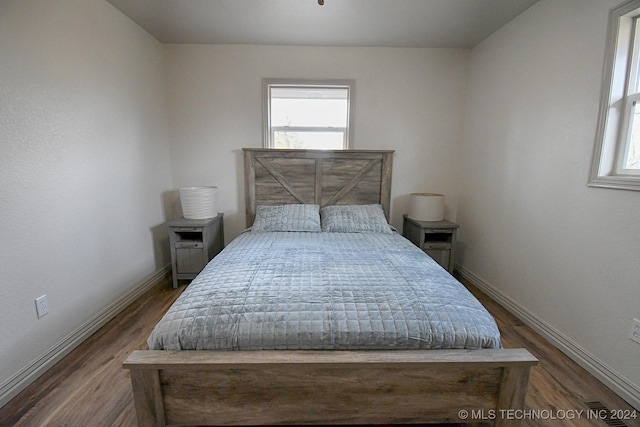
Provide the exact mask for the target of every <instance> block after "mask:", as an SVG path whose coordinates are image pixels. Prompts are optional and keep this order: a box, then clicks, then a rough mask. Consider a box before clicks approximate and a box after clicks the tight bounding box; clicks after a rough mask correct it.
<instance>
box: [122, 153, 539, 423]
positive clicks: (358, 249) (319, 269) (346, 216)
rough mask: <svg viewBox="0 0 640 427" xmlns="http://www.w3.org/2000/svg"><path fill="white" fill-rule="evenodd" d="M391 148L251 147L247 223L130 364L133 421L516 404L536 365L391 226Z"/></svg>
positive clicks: (354, 416)
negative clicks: (512, 346)
mask: <svg viewBox="0 0 640 427" xmlns="http://www.w3.org/2000/svg"><path fill="white" fill-rule="evenodd" d="M392 156H393V152H392V151H379V150H375V151H362V150H358V151H356V150H349V151H306V150H266V149H244V160H245V194H246V200H245V204H246V209H247V210H246V220H247V226H249V227H251V228H250V229H249V230H248V231H246V232H245V233H243V234H241V235H240V236H239V237H238V238H236V239H235V240H234V241H233V242H231V244H229V245H228V246H227V248H225V250H224V251H223V252H222V253H221V254H219V255H218V256H217V257H216V258H215V259H214V260H213V261H212V262H211V263H210V264H209V265H207V267H206V268H205V269H204V270H203V271H202V273H201V274H200V275H199V276H198V277H197V278H196V279H194V281H193V282H192V283H191V284H190V285H189V287H188V288H187V290H185V292H184V293H183V294H182V295H181V297H180V298H179V299H178V300H177V301H176V303H175V304H174V305H173V306H172V307H171V308H170V309H169V311H168V312H167V314H165V317H164V318H163V320H162V321H161V322H160V323H159V324H158V325H157V326H156V328H155V329H154V331H153V333H152V334H151V336H150V337H149V341H148V343H149V348H150V350H140V351H135V352H133V353H132V354H131V355H130V356H129V358H128V359H127V360H126V361H125V362H124V367H125V368H127V369H129V370H130V371H131V380H132V386H133V393H134V402H135V407H136V413H137V417H138V424H139V425H141V426H147V425H148V426H152V425H154V426H161V425H173V424H175V425H295V424H416V423H423V424H426V423H445V422H455V423H459V422H462V423H464V422H477V421H479V420H478V416H479V415H482V416H483V418H485V420H486V418H489V417H490V414H496V413H498V414H499V412H495V411H496V410H498V409H521V408H522V407H523V404H524V397H525V393H526V387H527V382H528V377H529V370H530V368H531V366H533V365H535V364H536V363H537V360H536V359H535V358H534V357H533V356H532V355H531V354H530V353H528V352H527V351H526V350H524V349H503V348H501V344H500V338H499V332H498V330H497V326H496V325H495V322H494V321H493V319H492V318H491V317H490V315H489V314H488V313H487V312H486V310H484V308H483V307H482V306H481V305H480V303H479V302H478V301H477V300H475V298H473V297H472V296H471V294H470V293H469V292H468V291H467V290H466V289H464V287H463V286H462V285H461V284H459V283H458V282H457V281H456V280H455V279H454V278H453V277H452V276H450V275H449V274H448V273H447V272H446V271H445V270H444V269H442V268H441V267H440V266H438V265H437V264H436V263H435V262H434V261H433V260H430V259H429V258H428V257H426V255H425V254H424V253H422V251H420V250H419V249H418V248H417V247H415V246H413V245H412V244H411V243H409V242H408V241H407V240H405V239H404V238H402V237H401V236H399V235H398V234H397V233H395V232H394V231H393V229H392V228H391V227H390V226H389V225H388V224H387V218H388V215H389V208H390V186H391V164H392ZM363 218H364V219H366V221H363ZM211 301H216V302H217V303H216V304H211ZM465 411H466V412H465ZM474 415H475V416H474ZM493 421H495V425H497V426H507V425H516V424H517V420H512V419H508V418H503V417H500V416H497V417H495V420H493Z"/></svg>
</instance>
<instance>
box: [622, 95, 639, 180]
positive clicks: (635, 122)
mask: <svg viewBox="0 0 640 427" xmlns="http://www.w3.org/2000/svg"><path fill="white" fill-rule="evenodd" d="M630 126H631V132H629V145H628V146H627V152H626V153H625V159H626V160H625V166H624V168H625V169H640V108H638V103H637V102H634V103H633V108H632V110H631V123H630Z"/></svg>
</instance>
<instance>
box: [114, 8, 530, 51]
mask: <svg viewBox="0 0 640 427" xmlns="http://www.w3.org/2000/svg"><path fill="white" fill-rule="evenodd" d="M107 1H108V2H109V3H111V4H112V5H114V6H115V7H116V8H118V9H119V10H120V11H122V12H123V13H124V14H125V15H127V16H128V17H129V18H131V19H132V20H133V21H134V22H136V23H137V24H138V25H140V26H141V27H142V28H144V29H145V30H147V31H148V32H149V33H151V34H152V35H153V36H154V37H155V38H157V39H158V40H159V41H161V42H163V43H206V44H270V45H298V46H364V47H367V46H373V47H441V48H472V47H474V46H475V45H477V44H478V43H480V42H481V41H482V40H484V39H485V38H486V37H487V36H489V35H490V34H492V33H493V32H495V31H496V30H497V29H498V28H500V27H502V26H503V25H504V24H506V23H507V22H509V21H510V20H512V19H513V18H515V17H516V16H517V15H519V14H520V13H522V12H523V11H524V10H526V9H527V8H529V7H530V6H531V5H533V4H534V3H536V2H537V1H538V0H324V5H323V6H321V5H319V4H318V0H107Z"/></svg>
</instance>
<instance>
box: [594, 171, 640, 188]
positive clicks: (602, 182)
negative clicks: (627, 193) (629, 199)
mask: <svg viewBox="0 0 640 427" xmlns="http://www.w3.org/2000/svg"><path fill="white" fill-rule="evenodd" d="M587 185H588V186H589V187H599V188H613V189H617V190H632V191H640V176H620V175H611V176H598V177H595V178H591V179H590V180H589V183H588V184H587Z"/></svg>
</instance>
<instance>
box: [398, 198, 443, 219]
mask: <svg viewBox="0 0 640 427" xmlns="http://www.w3.org/2000/svg"><path fill="white" fill-rule="evenodd" d="M407 216H408V217H409V218H411V219H415V220H418V221H442V220H443V219H444V194H436V193H411V194H410V195H409V208H408V209H407Z"/></svg>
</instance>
